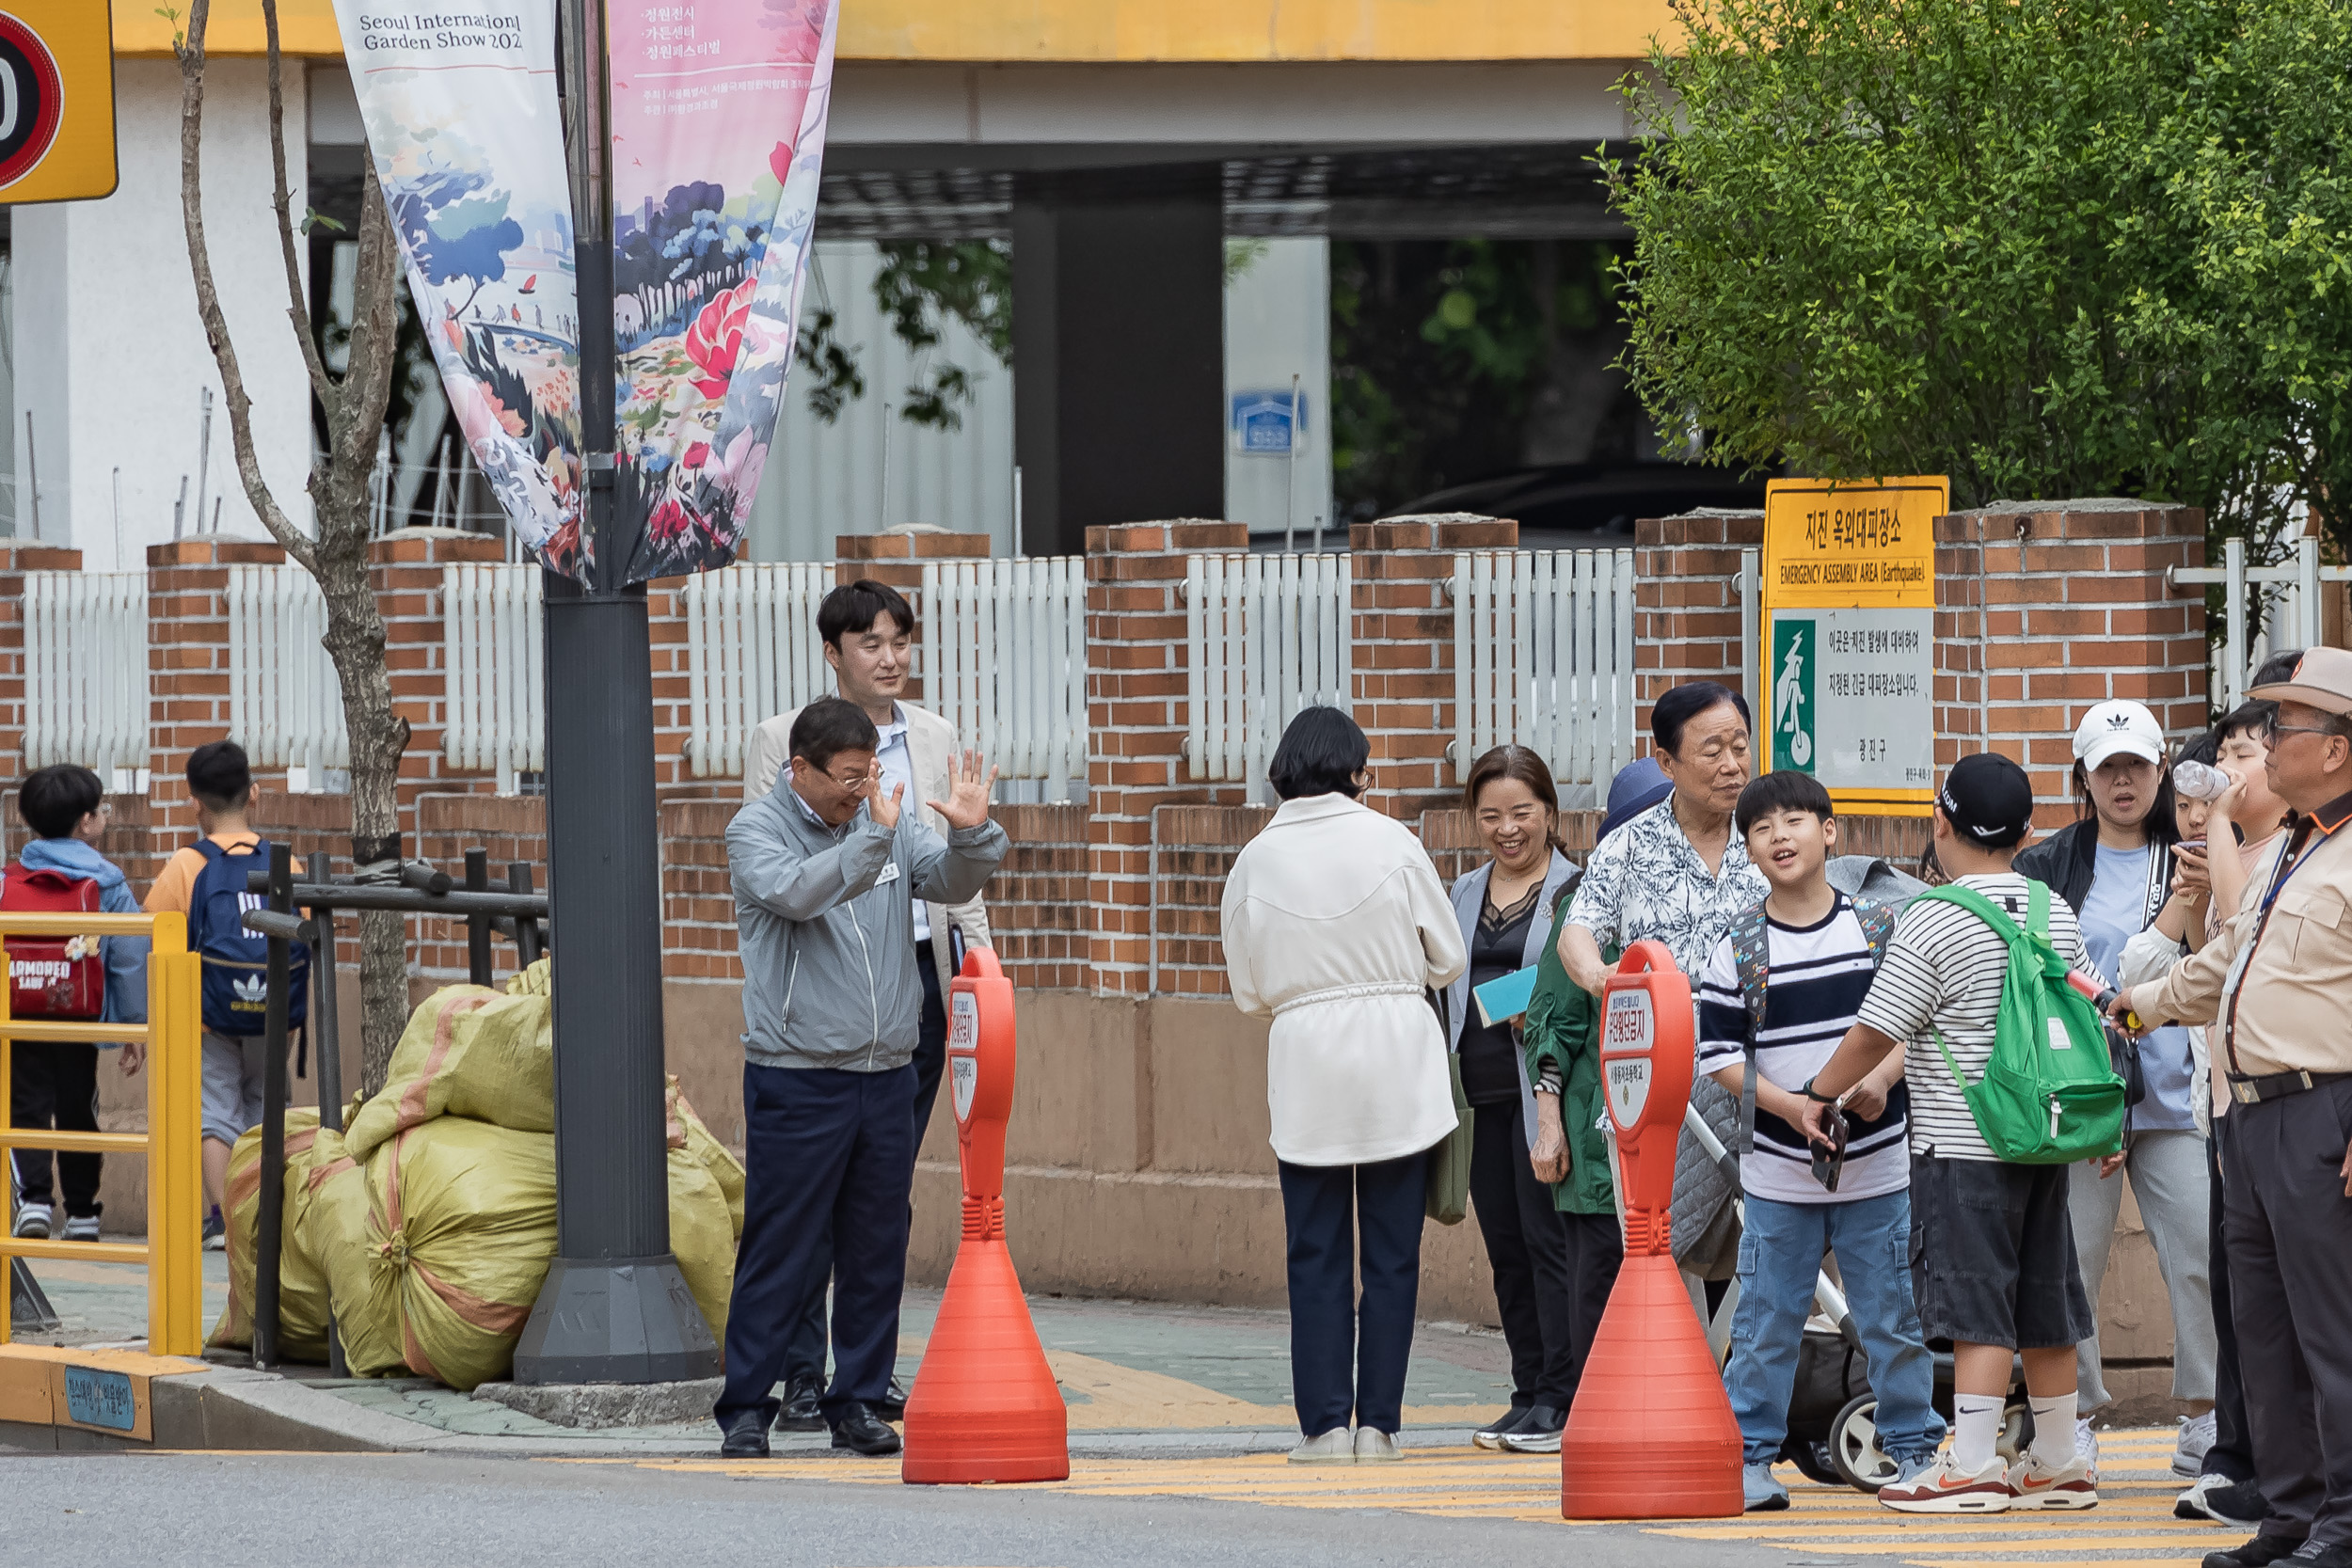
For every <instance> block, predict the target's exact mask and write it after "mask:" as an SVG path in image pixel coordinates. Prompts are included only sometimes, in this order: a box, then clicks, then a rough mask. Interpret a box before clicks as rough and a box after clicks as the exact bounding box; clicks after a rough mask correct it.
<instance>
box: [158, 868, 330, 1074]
mask: <svg viewBox="0 0 2352 1568" xmlns="http://www.w3.org/2000/svg"><path fill="white" fill-rule="evenodd" d="M269 848H270V847H269V840H267V839H263V840H262V841H261V842H260V843H259V844H257V845H255V846H254V847H253V848H252V849H251V850H250V851H244V850H240V851H238V852H236V853H234V854H232V853H230V851H229V850H226V849H224V848H222V847H220V846H219V845H217V844H215V843H214V842H213V841H212V840H211V839H209V838H199V839H198V840H197V841H196V850H197V853H199V854H200V855H202V856H203V857H204V869H203V870H202V871H199V873H197V878H196V885H195V886H194V887H193V888H191V889H190V890H189V892H188V950H189V951H190V952H192V953H194V954H196V955H197V957H198V958H201V959H202V960H203V968H204V1027H205V1028H206V1029H208V1030H210V1031H211V1032H212V1033H214V1034H215V1035H229V1036H236V1037H243V1036H250V1035H258V1034H261V1033H262V1031H263V1030H264V1029H265V1028H267V1027H268V1023H269V939H268V938H267V937H265V936H262V934H261V933H260V932H258V931H248V930H246V928H245V911H247V910H258V909H262V908H265V907H267V904H268V900H267V899H265V898H264V897H262V895H260V894H258V893H248V892H246V874H247V873H248V872H250V871H252V870H253V869H255V868H256V867H260V866H266V865H268V864H269ZM286 978H287V984H286V1027H287V1028H289V1029H294V1028H298V1027H299V1026H300V1025H301V1024H302V1022H303V1021H304V1019H305V1018H307V1017H308V1016H309V1011H310V948H309V947H308V946H307V945H305V944H304V943H302V942H295V943H294V954H293V960H292V962H291V963H290V964H289V965H288V967H287V972H286Z"/></svg>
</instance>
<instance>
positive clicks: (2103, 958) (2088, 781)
mask: <svg viewBox="0 0 2352 1568" xmlns="http://www.w3.org/2000/svg"><path fill="white" fill-rule="evenodd" d="M2074 794H2075V798H2076V800H2078V801H2080V802H2081V809H2082V819H2081V820H2080V821H2077V822H2075V823H2074V824H2072V825H2071V826H2068V827H2065V828H2061V829H2060V830H2058V832H2055V833H2053V834H2051V835H2050V837H2049V838H2047V839H2045V840H2044V841H2042V843H2040V844H2037V845H2035V846H2034V847H2032V848H2030V849H2027V850H2026V851H2025V852H2024V853H2023V854H2021V855H2019V856H2018V857H2017V869H2018V870H2019V871H2021V872H2023V873H2024V874H2025V875H2026V876H2028V877H2032V878H2034V879H2037V880H2039V881H2042V882H2044V883H2047V884H2048V885H2049V887H2050V889H2051V891H2052V892H2054V893H2056V894H2058V895H2059V896H2060V897H2062V898H2064V899H2065V900H2066V902H2067V904H2068V905H2069V906H2071V907H2072V908H2073V910H2074V914H2075V918H2076V919H2077V920H2079V921H2080V922H2081V924H2082V932H2083V945H2084V947H2085V948H2086V949H2087V950H2088V951H2089V953H2090V960H2091V962H2092V963H2093V964H2095V965H2096V966H2097V967H2098V969H2099V972H2100V973H2101V974H2104V975H2106V979H2107V983H2108V984H2109V985H2114V984H2116V983H2117V982H2118V980H2119V979H2120V977H2121V976H2120V968H2121V964H2122V956H2123V946H2124V944H2125V943H2126V942H2130V941H2131V940H2132V938H2134V937H2136V936H2137V935H2138V934H2139V933H2140V932H2141V931H2143V930H2145V929H2147V927H2149V926H2150V925H2151V924H2153V922H2154V921H2155V920H2156V918H2157V916H2158V915H2160V914H2161V913H2162V912H2163V911H2164V907H2165V904H2166V901H2167V900H2168V899H2169V898H2170V896H2171V895H2172V892H2173V888H2174V882H2175V880H2176V878H2177V879H2179V880H2181V881H2182V882H2184V883H2187V882H2194V883H2196V884H2197V885H2198V886H2199V887H2200V888H2201V887H2202V886H2203V885H2204V882H2205V860H2204V856H2203V853H2202V850H2201V847H2198V848H2192V849H2187V850H2182V851H2178V852H2176V848H2175V843H2174V841H2175V840H2176V839H2177V838H2178V836H2179V829H2178V828H2177V827H2176V826H2175V814H2174V809H2173V799H2172V777H2171V773H2170V771H2169V768H2168V767H2167V766H2166V747H2165V743H2164V727H2163V726H2162V725H2161V724H2159V723H2157V722H2156V716H2155V715H2154V714H2153V713H2151V712H2149V711H2148V709H2147V708H2146V707H2145V706H2144V705H2141V704H2138V703H2134V702H2125V701H2120V700H2119V701H2111V702H2105V703H2100V704H2098V705H2096V706H2094V707H2092V708H2091V710H2090V712H2089V713H2087V714H2085V715H2084V716H2083V721H2082V723H2081V724H2080V725H2079V726H2078V727H2077V728H2076V729H2075V731H2074ZM2137 1057H2138V1060H2137V1069H2136V1070H2135V1069H2134V1068H2133V1067H2132V1065H2131V1064H2130V1063H2129V1062H2128V1061H2127V1060H2126V1059H2122V1058H2119V1060H2118V1061H2117V1063H2116V1066H2117V1069H2118V1070H2120V1071H2122V1072H2123V1073H2124V1076H2125V1078H2126V1080H2127V1081H2128V1082H2129V1083H2130V1084H2131V1085H2132V1088H2133V1091H2134V1092H2135V1093H2136V1094H2137V1099H2136V1100H2134V1101H2131V1102H2130V1108H2129V1110H2128V1111H2127V1113H2126V1119H2125V1122H2124V1138H2123V1152H2122V1154H2119V1155H2114V1156H2111V1157H2110V1158H2108V1159H2106V1160H2100V1161H2090V1162H2086V1163H2085V1164H2080V1165H2077V1166H2075V1167H2074V1182H2073V1188H2074V1191H2073V1201H2072V1204H2071V1208H2072V1211H2073V1215H2072V1217H2073V1221H2074V1249H2075V1256H2076V1258H2077V1259H2079V1260H2080V1262H2081V1265H2082V1276H2083V1289H2084V1290H2085V1291H2088V1292H2090V1299H2091V1300H2092V1301H2094V1302H2095V1301H2097V1300H2098V1299H2099V1287H2100V1284H2101V1282H2102V1281H2103V1280H2104V1279H2105V1278H2106V1272H2107V1252H2108V1248H2109V1247H2110V1246H2111V1245H2112V1244H2113V1243H2114V1240H2115V1227H2116V1221H2117V1217H2118V1216H2119V1214H2120V1213H2121V1212H2122V1203H2123V1181H2122V1173H2126V1172H2128V1174H2129V1177H2130V1180H2131V1184H2132V1196H2134V1197H2136V1198H2137V1199H2138V1202H2139V1212H2140V1217H2141V1219H2142V1220H2143V1221H2145V1223H2146V1225H2147V1227H2148V1239H2149V1240H2150V1241H2151V1242H2153V1243H2154V1245H2155V1249H2156V1266H2157V1268H2158V1269H2159V1270H2161V1271H2162V1273H2163V1275H2164V1286H2165V1291H2166V1293H2167V1294H2168V1295H2169V1296H2170V1297H2171V1301H2172V1340H2173V1342H2172V1397H2173V1398H2174V1399H2177V1400H2182V1401H2185V1402H2187V1403H2188V1404H2189V1406H2190V1408H2191V1410H2192V1412H2193V1413H2194V1414H2195V1415H2196V1416H2197V1417H2198V1418H2200V1423H2201V1424H2200V1423H2192V1426H2191V1427H2190V1428H2189V1429H2188V1430H2185V1431H2184V1433H2183V1434H2182V1446H2183V1449H2184V1451H2185V1450H2186V1449H2188V1448H2189V1447H2191V1446H2192V1445H2194V1444H2197V1443H2198V1442H2199V1440H2200V1439H2202V1440H2203V1441H2204V1442H2208V1443H2209V1442H2210V1441H2211V1437H2210V1435H2209V1433H2210V1423H2205V1422H2202V1418H2203V1417H2204V1416H2205V1415H2206V1413H2207V1412H2209V1411H2210V1410H2211V1409H2212V1408H2213V1389H2214V1365H2215V1359H2216V1356H2217V1354H2218V1352H2217V1344H2216V1340H2215V1335H2214V1324H2213V1291H2212V1284H2211V1278H2210V1275H2209V1273H2208V1260H2209V1258H2210V1253H2209V1251H2208V1237H2207V1226H2206V1222H2207V1219H2208V1218H2209V1215H2210V1211H2211V1206H2212V1201H2213V1196H2212V1195H2213V1187H2212V1181H2211V1178H2210V1176H2209V1173H2208V1171H2207V1168H2206V1164H2205V1142H2204V1135H2203V1134H2202V1133H2201V1132H2199V1131H2198V1128H2197V1117H2196V1109H2195V1101H2194V1086H2195V1084H2196V1080H2197V1064H2196V1061H2195V1055H2194V1045H2193V1042H2192V1041H2191V1040H2190V1038H2189V1034H2188V1031H2187V1030H2185V1029H2182V1028H2177V1027H2176V1028H2169V1029H2158V1030H2155V1031H2153V1033H2151V1034H2149V1035H2148V1036H2147V1037H2145V1038H2143V1039H2141V1040H2140V1041H2139V1042H2138V1048H2137ZM2075 1377H2076V1383H2077V1386H2078V1387H2079V1389H2080V1390H2081V1402H2080V1405H2079V1407H2078V1415H2079V1417H2080V1418H2081V1420H2082V1422H2083V1430H2082V1433H2081V1437H2082V1447H2083V1449H2084V1451H2085V1452H2087V1453H2092V1454H2095V1453H2096V1444H2095V1441H2094V1440H2093V1439H2092V1437H2091V1434H2090V1416H2091V1414H2092V1413H2093V1412H2095V1411H2097V1410H2099V1409H2100V1408H2101V1407H2102V1406H2104V1405H2106V1404H2108V1403H2110V1402H2112V1396H2111V1395H2110V1394H2109V1393H2108V1392H2107V1387H2106V1380H2105V1379H2104V1378H2103V1377H2102V1376H2101V1370H2100V1358H2099V1341H2098V1339H2097V1338H2095V1337H2094V1338H2090V1339H2086V1340H2084V1341H2083V1343H2082V1344H2081V1345H2080V1346H2079V1347H2078V1349H2077V1351H2076V1356H2075ZM2201 1457H2202V1455H2201V1452H2200V1453H2198V1454H2196V1455H2189V1456H2187V1458H2188V1464H2187V1469H2188V1471H2189V1472H2190V1473H2192V1474H2193V1473H2194V1472H2195V1469H2196V1463H2195V1462H2196V1460H2197V1459H2198V1458H2201Z"/></svg>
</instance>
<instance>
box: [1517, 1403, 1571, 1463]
mask: <svg viewBox="0 0 2352 1568" xmlns="http://www.w3.org/2000/svg"><path fill="white" fill-rule="evenodd" d="M1567 1425H1568V1413H1567V1412H1566V1411H1565V1410H1563V1409H1561V1408H1560V1407H1559V1406H1558V1405H1556V1404H1539V1405H1537V1406H1536V1407H1535V1408H1534V1409H1533V1410H1531V1411H1529V1412H1528V1413H1527V1419H1525V1420H1524V1421H1521V1422H1520V1423H1519V1424H1518V1428H1517V1429H1516V1430H1514V1431H1511V1432H1506V1433H1503V1434H1502V1449H1503V1451H1504V1452H1505V1453H1558V1452H1559V1451H1560V1434H1561V1433H1563V1432H1565V1431H1566V1430H1567Z"/></svg>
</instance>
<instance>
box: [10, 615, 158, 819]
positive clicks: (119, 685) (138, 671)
mask: <svg viewBox="0 0 2352 1568" xmlns="http://www.w3.org/2000/svg"><path fill="white" fill-rule="evenodd" d="M147 699H148V688H147V574H146V573H145V572H27V573H25V574H24V766H25V768H27V769H30V768H46V767H49V766H50V765H51V764H53V763H60V762H69V763H78V764H80V765H81V766H82V767H85V768H93V769H95V770H96V771H97V773H98V775H99V777H100V778H101V779H104V780H107V782H108V787H109V788H113V787H119V784H120V781H118V780H114V779H112V778H111V777H110V775H112V774H114V773H115V772H117V771H118V770H122V769H127V770H130V771H132V772H138V771H141V770H143V769H145V768H146V767H147V719H148V714H147Z"/></svg>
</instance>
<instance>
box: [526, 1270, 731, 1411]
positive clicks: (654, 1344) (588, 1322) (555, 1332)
mask: <svg viewBox="0 0 2352 1568" xmlns="http://www.w3.org/2000/svg"><path fill="white" fill-rule="evenodd" d="M719 1365H720V1356H719V1345H718V1341H717V1340H715V1339H713V1338H711V1337H710V1324H709V1323H706V1322H704V1320H703V1315H702V1309H701V1308H700V1307H696V1306H695V1305H694V1294H693V1292H692V1291H689V1290H688V1289H687V1288H686V1276H685V1275H682V1274H680V1273H679V1272H678V1266H677V1259H675V1258H674V1257H672V1256H670V1255H669V1254H668V1253H663V1254H662V1255H661V1256H660V1257H659V1258H558V1259H555V1261H554V1262H552V1263H550V1264H549V1265H548V1281H547V1283H546V1284H545V1285H544V1286H542V1287H541V1288H540V1291H539V1299H538V1301H536V1302H535V1303H533V1304H532V1308H531V1321H530V1322H529V1323H525V1324H524V1325H523V1335H522V1338H521V1339H520V1340H519V1341H518V1342H517V1343H516V1346H515V1381H516V1383H531V1384H546V1383H683V1382H685V1381H687V1380H689V1379H691V1378H705V1377H716V1376H718V1375H719Z"/></svg>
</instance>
